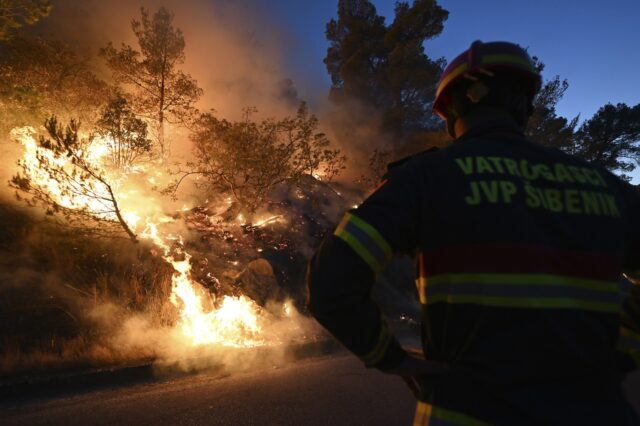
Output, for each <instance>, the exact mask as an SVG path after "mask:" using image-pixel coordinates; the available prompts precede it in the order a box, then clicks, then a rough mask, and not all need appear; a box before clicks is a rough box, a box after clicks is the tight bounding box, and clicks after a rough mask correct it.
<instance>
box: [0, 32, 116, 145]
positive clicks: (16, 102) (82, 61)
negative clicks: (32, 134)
mask: <svg viewBox="0 0 640 426" xmlns="http://www.w3.org/2000/svg"><path fill="white" fill-rule="evenodd" d="M1 47H2V55H0V99H1V100H2V102H0V131H1V132H2V136H3V137H6V135H8V133H9V131H10V130H11V129H12V128H14V127H18V126H33V125H34V124H35V123H42V122H43V120H44V118H45V117H50V116H52V115H56V116H57V117H60V118H61V119H64V120H70V119H71V118H77V119H79V120H81V121H82V122H83V123H92V122H93V121H94V120H95V119H96V111H98V110H99V108H100V106H102V105H103V104H104V103H105V102H106V101H107V99H108V98H109V93H110V89H109V87H108V85H107V84H106V83H105V82H103V81H102V80H100V79H99V78H98V77H96V75H95V73H94V72H93V71H92V70H91V67H90V66H89V61H88V59H86V58H82V57H80V56H79V55H78V54H76V53H75V52H74V51H73V50H71V48H70V47H69V46H66V45H64V44H62V43H59V42H56V41H53V40H47V39H42V38H28V37H23V36H16V37H13V38H12V39H11V40H8V41H5V42H4V43H3V44H2V46H1Z"/></svg>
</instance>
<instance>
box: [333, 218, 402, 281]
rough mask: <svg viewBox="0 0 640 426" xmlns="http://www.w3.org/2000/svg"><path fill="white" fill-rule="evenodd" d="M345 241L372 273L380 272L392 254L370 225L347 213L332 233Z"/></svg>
mask: <svg viewBox="0 0 640 426" xmlns="http://www.w3.org/2000/svg"><path fill="white" fill-rule="evenodd" d="M333 234H334V235H335V236H336V237H338V238H340V239H342V240H343V241H344V242H346V243H347V244H348V245H349V247H351V248H352V249H353V251H355V252H356V253H357V254H358V255H359V256H360V257H361V258H362V260H364V261H365V262H366V263H367V265H369V267H370V268H371V269H372V270H373V272H374V273H378V272H380V270H381V269H382V267H383V266H384V264H385V263H386V261H388V260H389V259H390V258H391V256H392V251H391V246H390V245H389V243H387V241H386V240H385V239H384V237H383V236H382V235H381V234H380V233H379V232H378V231H377V230H376V229H375V228H374V227H373V226H371V225H369V224H368V223H367V222H365V221H364V220H362V219H360V218H359V217H357V216H355V215H353V214H351V213H347V214H345V215H344V217H343V218H342V220H341V221H340V224H339V225H338V227H337V228H336V230H335V231H334V233H333Z"/></svg>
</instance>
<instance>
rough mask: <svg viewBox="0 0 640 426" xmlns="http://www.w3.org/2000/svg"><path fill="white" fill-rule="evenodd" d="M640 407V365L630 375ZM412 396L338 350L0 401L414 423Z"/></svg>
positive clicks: (17, 418) (93, 415) (40, 421)
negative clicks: (254, 367) (259, 365)
mask: <svg viewBox="0 0 640 426" xmlns="http://www.w3.org/2000/svg"><path fill="white" fill-rule="evenodd" d="M625 389H626V391H627V394H628V396H629V399H630V401H631V402H632V404H633V405H634V406H635V407H636V410H638V411H639V413H640V373H636V374H633V375H631V376H630V377H629V378H628V379H627V380H626V382H625ZM413 410H414V400H413V396H412V395H411V393H410V392H409V391H408V389H406V387H405V385H404V383H403V382H402V381H401V380H400V379H398V378H397V377H394V376H389V375H385V374H382V373H379V372H377V371H375V370H368V369H365V368H364V367H362V365H361V363H360V362H359V361H358V360H357V359H356V358H355V357H353V356H351V355H349V354H347V353H344V352H340V353H337V354H332V355H328V356H324V357H318V358H309V359H305V360H301V361H298V362H295V363H291V364H288V365H285V366H283V367H280V368H272V369H267V370H260V371H254V372H247V373H242V374H237V375H233V376H219V375H215V374H202V375H197V376H188V377H183V378H179V379H173V380H166V381H161V382H157V383H152V384H145V385H138V386H131V387H123V388H118V389H111V390H102V391H98V392H93V393H88V394H84V395H75V396H67V397H60V398H57V399H52V400H47V401H23V402H21V403H20V404H17V403H14V404H13V405H12V406H10V405H8V404H6V403H5V404H3V403H1V402H0V424H2V425H3V426H10V425H76V424H78V425H80V424H81V425H87V424H91V425H128V424H136V425H147V424H153V425H254V424H255V425H265V424H266V425H272V424H273V425H335V426H340V425H360V424H367V425H389V426H393V425H409V424H411V420H412V417H413Z"/></svg>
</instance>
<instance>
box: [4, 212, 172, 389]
mask: <svg viewBox="0 0 640 426" xmlns="http://www.w3.org/2000/svg"><path fill="white" fill-rule="evenodd" d="M171 274H172V269H171V267H170V266H169V265H167V264H166V263H165V262H164V261H163V260H162V259H161V258H160V257H158V256H156V255H154V254H153V253H152V250H151V248H150V247H149V246H146V245H144V244H133V243H131V242H130V241H129V240H125V239H95V238H91V237H89V236H86V235H82V234H78V233H75V234H74V233H68V232H63V231H62V230H61V229H60V228H59V227H56V226H52V225H51V224H49V223H46V222H42V221H41V220H40V219H37V218H36V217H34V216H33V215H32V214H31V212H29V211H25V210H21V209H18V208H14V207H12V206H11V205H10V204H6V203H5V204H0V336H1V337H0V375H2V376H5V377H6V376H7V375H14V374H23V373H26V372H31V373H39V372H42V371H52V370H60V369H67V368H81V367H95V366H102V365H111V364H117V363H122V362H126V361H127V357H128V356H129V355H128V354H123V353H119V352H118V351H117V350H114V349H113V348H111V347H110V345H109V342H108V341H109V336H110V335H111V333H113V332H114V329H115V327H118V326H119V325H120V321H121V320H122V318H123V317H124V316H125V315H129V314H134V313H145V314H146V316H147V318H149V319H150V320H151V321H152V322H153V323H155V324H158V325H162V324H168V323H171V322H172V321H174V319H175V317H174V315H175V311H174V310H173V309H172V308H171V306H170V305H169V304H168V303H167V300H168V295H169V292H170V289H171ZM168 305H169V306H168ZM104 307H109V309H105V308H104ZM147 355H148V354H144V353H136V354H135V357H145V356H147Z"/></svg>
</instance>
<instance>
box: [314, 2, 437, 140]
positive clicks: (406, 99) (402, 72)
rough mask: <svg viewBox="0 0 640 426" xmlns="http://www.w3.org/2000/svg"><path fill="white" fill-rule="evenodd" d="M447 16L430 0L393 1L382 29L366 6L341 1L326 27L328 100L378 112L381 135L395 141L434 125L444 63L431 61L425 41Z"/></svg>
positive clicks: (381, 18)
mask: <svg viewBox="0 0 640 426" xmlns="http://www.w3.org/2000/svg"><path fill="white" fill-rule="evenodd" d="M447 17H448V12H447V11H446V10H444V9H443V8H442V7H440V6H439V5H438V4H437V2H436V1H435V0H415V1H414V2H413V4H412V5H411V6H410V5H409V3H407V2H398V3H397V4H396V8H395V19H394V21H393V23H392V24H391V25H389V26H387V25H385V22H384V18H383V17H381V16H379V15H377V13H376V9H375V7H374V6H373V4H371V2H369V1H366V0H340V1H339V3H338V19H337V20H335V19H332V20H331V21H329V23H328V24H327V27H326V37H327V39H328V40H329V42H330V46H329V49H328V50H327V56H326V57H325V60H324V63H325V64H326V66H327V71H328V72H329V75H330V76H331V81H332V87H331V93H330V98H331V99H332V100H333V101H334V102H335V103H337V104H338V105H346V104H348V103H349V102H351V101H353V100H355V101H358V102H360V103H362V104H363V105H364V106H365V107H367V108H369V109H371V110H373V111H375V112H378V113H380V114H381V118H380V130H382V131H383V132H386V133H388V134H390V135H392V136H393V137H394V138H395V141H396V142H398V141H401V140H403V139H404V138H405V137H406V136H408V135H410V134H412V133H415V132H420V131H423V130H425V129H427V128H430V127H433V126H435V120H434V117H433V115H432V113H431V102H432V101H433V98H434V95H435V87H436V84H437V81H438V78H439V76H440V74H441V72H442V69H443V65H444V61H443V60H441V59H439V60H432V59H430V58H429V57H428V56H427V55H426V54H425V50H424V42H425V41H426V40H429V39H432V38H434V37H436V36H437V35H438V34H440V33H441V32H442V30H443V28H444V26H443V24H444V21H445V20H446V19H447ZM370 117H371V116H370V115H367V117H366V118H365V119H370Z"/></svg>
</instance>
